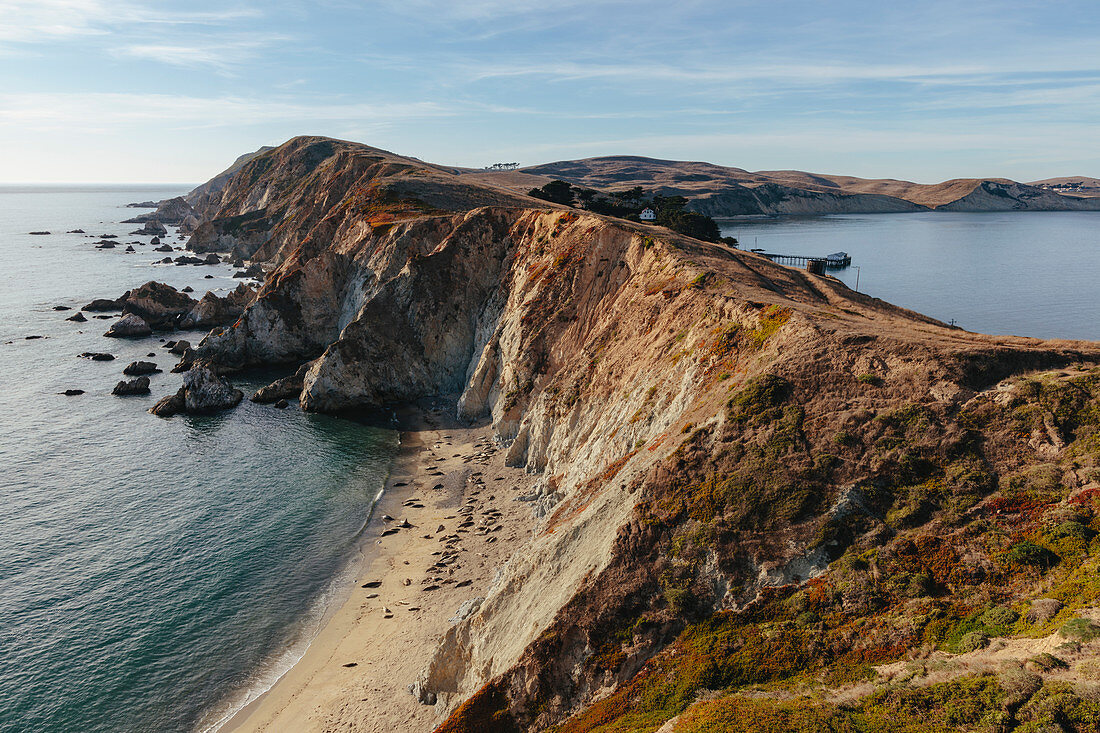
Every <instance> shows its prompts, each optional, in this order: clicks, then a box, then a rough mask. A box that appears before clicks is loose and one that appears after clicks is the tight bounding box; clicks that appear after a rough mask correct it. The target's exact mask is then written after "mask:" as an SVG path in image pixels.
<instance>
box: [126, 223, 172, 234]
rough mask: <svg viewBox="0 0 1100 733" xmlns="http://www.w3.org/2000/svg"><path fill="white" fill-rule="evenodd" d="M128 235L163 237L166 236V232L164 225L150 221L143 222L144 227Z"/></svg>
mask: <svg viewBox="0 0 1100 733" xmlns="http://www.w3.org/2000/svg"><path fill="white" fill-rule="evenodd" d="M130 234H138V235H143V236H150V235H151V236H154V237H163V236H166V235H167V234H168V230H167V229H165V228H164V225H163V224H161V223H160V222H159V221H156V220H155V219H154V220H150V221H146V222H145V226H143V227H142V228H141V229H135V230H134V231H132V232H130Z"/></svg>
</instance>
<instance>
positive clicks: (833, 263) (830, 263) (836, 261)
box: [753, 250, 852, 270]
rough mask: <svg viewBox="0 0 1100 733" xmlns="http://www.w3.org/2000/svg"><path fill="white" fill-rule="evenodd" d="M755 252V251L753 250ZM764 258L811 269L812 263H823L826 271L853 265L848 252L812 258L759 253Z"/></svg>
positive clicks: (808, 256) (781, 263)
mask: <svg viewBox="0 0 1100 733" xmlns="http://www.w3.org/2000/svg"><path fill="white" fill-rule="evenodd" d="M753 251H755V250H753ZM757 254H759V255H761V256H762V257H767V258H768V259H769V260H771V261H772V262H776V263H779V264H780V265H802V266H804V267H809V265H810V263H811V262H821V263H823V264H822V265H819V267H824V268H825V269H826V270H840V269H843V268H845V267H848V266H849V265H851V264H852V256H851V255H850V254H848V253H847V252H834V253H833V254H831V255H827V256H825V257H812V256H810V255H785V254H778V253H775V252H757Z"/></svg>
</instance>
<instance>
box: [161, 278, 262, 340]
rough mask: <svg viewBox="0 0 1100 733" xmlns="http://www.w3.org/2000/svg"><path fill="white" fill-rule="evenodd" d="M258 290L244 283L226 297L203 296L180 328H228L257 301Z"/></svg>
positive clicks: (211, 294)
mask: <svg viewBox="0 0 1100 733" xmlns="http://www.w3.org/2000/svg"><path fill="white" fill-rule="evenodd" d="M255 297H256V290H255V289H254V288H250V287H248V286H247V285H245V284H244V283H241V284H240V285H238V286H237V287H236V288H235V289H234V290H231V291H230V292H229V293H228V294H226V295H225V297H219V296H218V295H216V294H214V293H213V292H209V293H207V294H206V295H204V296H202V298H201V299H200V300H199V302H198V303H196V304H195V307H194V308H192V309H191V310H190V311H188V313H187V315H185V316H184V317H183V319H182V320H181V321H180V328H201V329H211V328H214V327H216V326H228V325H230V324H232V323H233V322H234V321H236V320H237V319H238V318H240V316H241V314H242V313H244V309H245V308H246V307H248V305H249V304H250V303H251V302H252V301H253V300H254V299H255Z"/></svg>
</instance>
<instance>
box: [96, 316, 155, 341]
mask: <svg viewBox="0 0 1100 733" xmlns="http://www.w3.org/2000/svg"><path fill="white" fill-rule="evenodd" d="M152 333H153V329H151V328H149V324H148V323H146V322H145V319H143V318H142V317H141V316H136V315H134V314H133V313H127V314H126V315H124V316H123V317H122V318H120V319H118V320H117V321H115V322H114V323H113V324H111V327H110V328H108V329H107V333H105V334H103V335H104V336H108V337H110V338H141V337H142V336H149V335H150V334H152Z"/></svg>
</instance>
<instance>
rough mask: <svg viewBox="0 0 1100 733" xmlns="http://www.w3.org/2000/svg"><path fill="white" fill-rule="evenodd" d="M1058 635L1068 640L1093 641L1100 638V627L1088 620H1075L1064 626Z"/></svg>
mask: <svg viewBox="0 0 1100 733" xmlns="http://www.w3.org/2000/svg"><path fill="white" fill-rule="evenodd" d="M1058 633H1060V634H1061V635H1062V636H1064V637H1066V638H1067V639H1076V640H1077V641H1092V640H1093V639H1096V638H1098V637H1100V626H1097V625H1096V624H1095V623H1094V622H1092V621H1091V620H1089V619H1087V618H1075V619H1070V620H1069V621H1067V622H1066V623H1065V624H1063V625H1062V628H1061V629H1059V630H1058Z"/></svg>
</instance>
